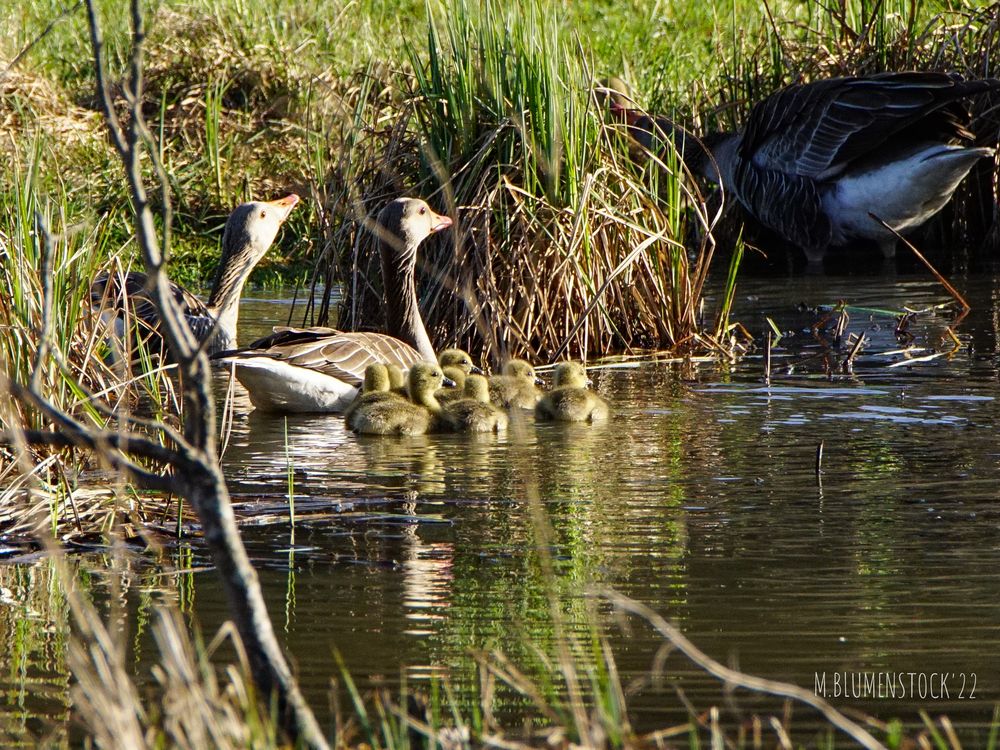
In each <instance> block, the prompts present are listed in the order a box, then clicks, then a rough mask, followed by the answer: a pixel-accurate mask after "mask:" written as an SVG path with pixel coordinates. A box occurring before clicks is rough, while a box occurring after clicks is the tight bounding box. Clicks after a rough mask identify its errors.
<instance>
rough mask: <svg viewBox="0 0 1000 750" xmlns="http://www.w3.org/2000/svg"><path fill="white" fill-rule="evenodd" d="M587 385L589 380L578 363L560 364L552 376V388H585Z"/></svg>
mask: <svg viewBox="0 0 1000 750" xmlns="http://www.w3.org/2000/svg"><path fill="white" fill-rule="evenodd" d="M588 385H590V378H588V377H587V371H586V370H585V369H584V367H583V365H581V364H580V363H579V362H560V363H559V365H558V366H557V367H556V370H555V374H554V375H553V376H552V386H553V387H554V388H586V387H587V386H588Z"/></svg>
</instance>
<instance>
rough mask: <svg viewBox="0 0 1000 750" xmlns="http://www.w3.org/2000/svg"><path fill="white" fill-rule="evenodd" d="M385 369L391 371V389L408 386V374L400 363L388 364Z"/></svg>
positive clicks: (400, 388) (396, 389)
mask: <svg viewBox="0 0 1000 750" xmlns="http://www.w3.org/2000/svg"><path fill="white" fill-rule="evenodd" d="M385 369H386V370H387V371H388V373H389V390H392V391H398V390H402V389H403V388H405V387H406V376H405V375H403V370H402V369H401V368H400V366H399V365H391V364H390V365H386V366H385Z"/></svg>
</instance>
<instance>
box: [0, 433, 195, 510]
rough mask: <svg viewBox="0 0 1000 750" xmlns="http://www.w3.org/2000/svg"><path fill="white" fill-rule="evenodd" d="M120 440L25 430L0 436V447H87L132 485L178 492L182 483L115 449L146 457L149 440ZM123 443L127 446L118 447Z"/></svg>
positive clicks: (113, 435)
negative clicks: (144, 448) (144, 467)
mask: <svg viewBox="0 0 1000 750" xmlns="http://www.w3.org/2000/svg"><path fill="white" fill-rule="evenodd" d="M119 437H121V436H119V435H118V434H117V433H98V434H96V435H94V434H90V433H88V432H86V431H84V432H73V433H69V432H46V431H44V430H22V431H20V432H18V433H17V434H11V433H0V446H2V447H5V448H10V449H12V450H18V449H19V446H20V445H44V446H48V447H50V448H85V449H87V450H90V451H92V452H94V453H96V454H97V455H98V456H100V458H101V459H102V460H103V461H106V462H107V463H108V465H109V466H110V467H111V468H112V469H114V470H115V471H119V472H121V473H122V474H124V475H125V476H126V477H127V478H128V480H129V481H130V482H132V483H133V484H136V485H138V486H139V487H141V488H142V489H144V490H156V491H159V492H170V493H174V494H176V493H177V491H178V484H179V482H178V481H177V480H176V479H174V478H173V477H170V476H165V475H163V474H158V473H156V472H152V471H149V470H147V469H143V468H142V467H141V466H139V465H138V464H136V463H134V462H133V461H130V460H129V459H128V458H126V457H125V456H123V455H122V454H121V453H119V452H115V451H114V450H112V449H118V450H129V451H130V452H133V453H136V454H139V455H142V454H144V451H143V450H140V449H139V448H140V446H141V443H143V442H145V441H143V440H141V439H140V440H139V441H137V442H136V443H134V444H127V443H126V441H123V440H119V439H118V438H119ZM22 441H23V442H22ZM121 443H125V444H124V445H117V444H121ZM142 447H145V446H142Z"/></svg>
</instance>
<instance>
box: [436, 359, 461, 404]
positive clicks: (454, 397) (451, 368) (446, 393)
mask: <svg viewBox="0 0 1000 750" xmlns="http://www.w3.org/2000/svg"><path fill="white" fill-rule="evenodd" d="M441 372H443V373H444V376H445V377H446V378H448V379H449V380H451V381H452V382H453V383H454V384H455V385H454V386H452V387H450V388H448V387H445V388H442V389H441V390H439V391H438V392H437V393H435V394H434V397H435V398H437V400H438V401H439V402H440V403H441V406H442V407H443V406H445V405H446V404H450V403H451V402H452V401H458V400H459V399H460V398H463V397H464V396H465V378H466V377H467V373H466V372H465V370H463V369H462V368H461V367H456V366H455V365H448V366H447V367H442V368H441Z"/></svg>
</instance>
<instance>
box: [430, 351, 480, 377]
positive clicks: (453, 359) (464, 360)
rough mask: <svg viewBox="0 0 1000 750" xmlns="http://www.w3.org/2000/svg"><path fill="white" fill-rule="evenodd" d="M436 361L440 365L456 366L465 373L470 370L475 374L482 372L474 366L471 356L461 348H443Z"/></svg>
mask: <svg viewBox="0 0 1000 750" xmlns="http://www.w3.org/2000/svg"><path fill="white" fill-rule="evenodd" d="M438 363H439V364H440V365H441V367H457V368H459V369H460V370H462V371H463V372H464V373H465V374H466V375H468V374H469V373H470V372H471V373H476V374H477V375H479V374H482V372H483V371H482V370H480V369H479V368H478V367H476V365H475V363H474V362H473V361H472V357H470V356H469V355H468V353H466V352H464V351H462V350H461V349H445V350H444V351H443V352H441V353H440V354H439V355H438Z"/></svg>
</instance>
